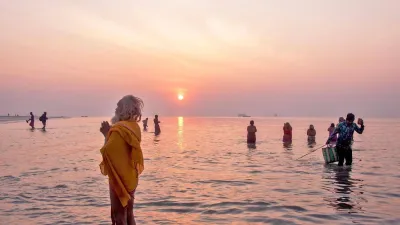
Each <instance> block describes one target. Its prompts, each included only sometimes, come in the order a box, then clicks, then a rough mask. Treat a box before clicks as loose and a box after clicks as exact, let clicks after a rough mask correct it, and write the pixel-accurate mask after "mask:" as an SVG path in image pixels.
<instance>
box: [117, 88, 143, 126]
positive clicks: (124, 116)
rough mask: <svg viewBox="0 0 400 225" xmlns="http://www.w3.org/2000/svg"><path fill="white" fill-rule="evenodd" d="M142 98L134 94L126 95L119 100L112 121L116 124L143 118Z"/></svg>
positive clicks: (137, 120)
mask: <svg viewBox="0 0 400 225" xmlns="http://www.w3.org/2000/svg"><path fill="white" fill-rule="evenodd" d="M143 105H144V104H143V101H142V99H140V98H138V97H135V96H133V95H126V96H124V97H123V98H122V99H121V100H119V101H118V106H117V109H116V110H115V115H114V117H113V118H112V119H111V123H112V124H115V123H117V122H119V121H132V120H134V121H136V122H139V121H140V120H141V119H142V109H143Z"/></svg>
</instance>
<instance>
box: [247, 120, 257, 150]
mask: <svg viewBox="0 0 400 225" xmlns="http://www.w3.org/2000/svg"><path fill="white" fill-rule="evenodd" d="M256 132H257V127H256V126H254V121H253V120H252V121H250V125H249V126H247V143H248V144H255V143H256Z"/></svg>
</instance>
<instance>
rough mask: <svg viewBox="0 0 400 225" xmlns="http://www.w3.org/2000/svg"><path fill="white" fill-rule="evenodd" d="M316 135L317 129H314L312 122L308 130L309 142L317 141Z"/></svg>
mask: <svg viewBox="0 0 400 225" xmlns="http://www.w3.org/2000/svg"><path fill="white" fill-rule="evenodd" d="M315 135H317V131H316V130H315V129H314V125H312V124H311V125H310V127H309V128H308V130H307V136H308V143H310V144H311V143H315Z"/></svg>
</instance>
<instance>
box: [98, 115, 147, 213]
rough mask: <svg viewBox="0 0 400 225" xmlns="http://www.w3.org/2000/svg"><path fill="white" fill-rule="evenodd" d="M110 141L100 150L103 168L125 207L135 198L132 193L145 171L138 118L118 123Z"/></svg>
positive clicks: (110, 134)
mask: <svg viewBox="0 0 400 225" xmlns="http://www.w3.org/2000/svg"><path fill="white" fill-rule="evenodd" d="M106 140H107V141H106V143H105V145H104V146H103V148H101V150H100V152H101V155H102V156H103V161H102V162H101V163H100V170H101V173H102V174H103V175H106V176H108V178H109V182H110V186H111V188H112V189H113V190H114V192H115V193H116V194H117V196H118V198H119V200H120V201H121V204H122V206H123V207H125V206H126V205H127V204H128V201H129V200H130V198H131V197H130V195H129V192H132V191H133V190H135V189H136V187H137V185H138V181H139V175H140V174H141V173H142V172H143V170H144V161H143V153H142V149H141V147H140V141H141V131H140V127H139V125H138V124H137V123H136V122H134V121H121V122H118V123H116V124H114V125H113V126H112V127H111V129H110V131H109V132H108V135H107V138H106Z"/></svg>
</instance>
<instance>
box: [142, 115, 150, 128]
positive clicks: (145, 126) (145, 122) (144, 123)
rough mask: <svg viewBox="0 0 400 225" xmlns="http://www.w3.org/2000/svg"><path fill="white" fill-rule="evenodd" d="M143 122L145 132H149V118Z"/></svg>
mask: <svg viewBox="0 0 400 225" xmlns="http://www.w3.org/2000/svg"><path fill="white" fill-rule="evenodd" d="M142 122H143V131H147V122H149V118H146V119H145V120H143V121H142Z"/></svg>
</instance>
